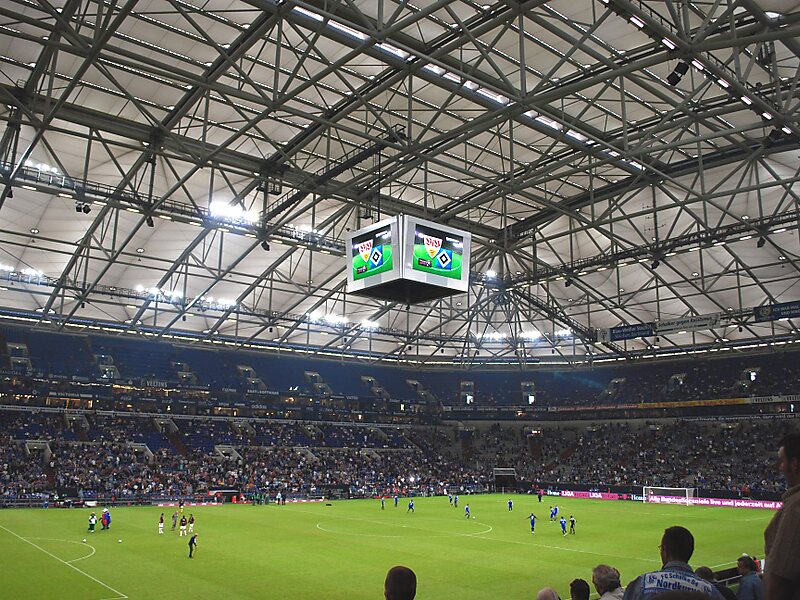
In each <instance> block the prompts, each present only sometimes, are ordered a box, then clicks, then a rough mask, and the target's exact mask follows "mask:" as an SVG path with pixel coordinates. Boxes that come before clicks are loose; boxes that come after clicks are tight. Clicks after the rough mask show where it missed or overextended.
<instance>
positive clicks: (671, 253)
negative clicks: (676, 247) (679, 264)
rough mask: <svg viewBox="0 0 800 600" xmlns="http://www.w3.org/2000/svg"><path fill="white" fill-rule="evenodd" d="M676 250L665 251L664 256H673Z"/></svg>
mask: <svg viewBox="0 0 800 600" xmlns="http://www.w3.org/2000/svg"><path fill="white" fill-rule="evenodd" d="M676 254H677V252H674V251H673V252H667V253H666V254H665V255H664V256H675V255H676Z"/></svg>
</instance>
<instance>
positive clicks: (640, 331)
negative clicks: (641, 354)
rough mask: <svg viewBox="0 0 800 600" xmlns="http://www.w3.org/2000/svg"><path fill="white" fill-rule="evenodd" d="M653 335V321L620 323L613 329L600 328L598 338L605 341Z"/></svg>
mask: <svg viewBox="0 0 800 600" xmlns="http://www.w3.org/2000/svg"><path fill="white" fill-rule="evenodd" d="M651 335H653V323H637V324H636V325H620V326H619V327H612V328H611V329H606V330H600V335H599V336H598V339H599V340H600V341H604V342H619V341H621V340H632V339H635V338H640V337H649V336H651Z"/></svg>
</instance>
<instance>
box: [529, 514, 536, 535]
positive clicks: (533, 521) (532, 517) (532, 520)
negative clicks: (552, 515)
mask: <svg viewBox="0 0 800 600" xmlns="http://www.w3.org/2000/svg"><path fill="white" fill-rule="evenodd" d="M528 519H530V521H531V535H533V534H534V529H535V528H536V515H535V514H533V513H531V514H530V515H528Z"/></svg>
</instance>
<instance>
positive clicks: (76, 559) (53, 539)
mask: <svg viewBox="0 0 800 600" xmlns="http://www.w3.org/2000/svg"><path fill="white" fill-rule="evenodd" d="M24 539H26V540H45V541H48V542H65V543H67V544H78V545H79V546H89V548H91V549H92V551H91V552H90V553H89V554H87V555H86V556H81V557H80V558H73V559H72V560H67V561H64V562H68V563H74V562H78V561H79V560H86V559H87V558H91V557H92V556H94V554H95V552H97V549H96V548H95V547H94V546H92V545H91V544H87V543H85V542H76V541H74V540H61V539H57V538H44V537H26V538H24Z"/></svg>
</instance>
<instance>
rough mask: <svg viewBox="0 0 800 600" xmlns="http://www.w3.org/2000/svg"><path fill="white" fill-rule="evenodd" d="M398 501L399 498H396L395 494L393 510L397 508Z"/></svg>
mask: <svg viewBox="0 0 800 600" xmlns="http://www.w3.org/2000/svg"><path fill="white" fill-rule="evenodd" d="M399 500H400V498H398V497H397V494H395V496H394V507H395V508H397V502H398V501H399Z"/></svg>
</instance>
